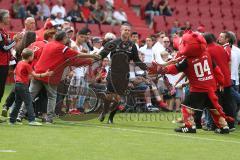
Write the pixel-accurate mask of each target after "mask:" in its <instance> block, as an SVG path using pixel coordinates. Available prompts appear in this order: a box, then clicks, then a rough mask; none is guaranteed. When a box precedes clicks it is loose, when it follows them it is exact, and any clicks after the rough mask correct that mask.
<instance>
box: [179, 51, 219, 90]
mask: <svg viewBox="0 0 240 160" xmlns="http://www.w3.org/2000/svg"><path fill="white" fill-rule="evenodd" d="M177 69H178V71H183V72H184V73H185V75H186V76H187V78H188V80H189V85H190V92H208V91H209V90H210V89H213V90H216V89H217V87H216V80H215V78H214V75H213V65H212V60H211V57H210V55H209V54H208V53H207V52H204V53H203V54H202V55H201V56H199V57H194V58H186V59H185V60H183V61H182V62H180V63H179V64H178V65H177Z"/></svg>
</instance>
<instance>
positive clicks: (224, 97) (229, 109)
mask: <svg viewBox="0 0 240 160" xmlns="http://www.w3.org/2000/svg"><path fill="white" fill-rule="evenodd" d="M218 97H219V103H220V104H221V106H222V108H223V111H224V112H225V114H226V115H227V116H230V117H233V118H235V117H236V110H237V104H236V101H234V99H233V97H232V87H224V92H223V93H221V92H218ZM228 125H229V127H230V128H232V127H234V122H229V123H228Z"/></svg>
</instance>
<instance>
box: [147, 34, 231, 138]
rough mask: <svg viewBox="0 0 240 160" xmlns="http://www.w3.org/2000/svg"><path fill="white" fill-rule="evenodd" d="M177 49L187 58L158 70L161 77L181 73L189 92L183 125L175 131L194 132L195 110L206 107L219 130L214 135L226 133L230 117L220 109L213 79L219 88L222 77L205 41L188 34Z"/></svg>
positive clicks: (183, 106)
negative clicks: (186, 80) (186, 79)
mask: <svg viewBox="0 0 240 160" xmlns="http://www.w3.org/2000/svg"><path fill="white" fill-rule="evenodd" d="M179 48H180V53H181V54H182V55H184V56H186V58H185V59H183V60H182V61H181V62H179V63H177V64H175V65H174V64H173V65H170V66H167V67H162V66H160V67H159V68H158V72H160V73H162V74H166V73H167V74H177V73H179V72H184V74H185V75H186V77H187V78H188V80H189V85H190V93H189V95H188V96H187V97H186V98H185V100H184V102H183V104H182V109H181V111H182V116H183V121H184V124H185V126H183V127H179V128H176V129H175V131H176V132H183V133H196V126H195V122H194V120H193V115H194V111H202V110H203V109H204V107H207V108H209V109H210V112H211V115H212V117H213V120H214V122H215V124H216V126H217V127H218V129H216V130H215V132H216V133H221V134H228V133H229V127H228V125H227V122H226V120H225V119H226V118H227V119H230V118H229V117H227V116H225V114H224V113H223V111H222V110H221V106H220V105H219V104H218V98H217V96H216V94H215V91H216V88H217V86H216V80H217V82H218V83H219V84H220V86H221V85H223V84H224V78H223V75H222V73H221V70H220V69H219V67H218V66H216V65H214V63H213V62H212V60H211V57H210V55H209V53H208V52H206V41H205V39H204V38H203V37H202V36H201V35H200V34H197V33H194V32H191V31H189V32H187V33H185V34H184V35H183V37H182V43H181V45H180V47H179ZM153 68H154V67H153ZM153 70H154V69H153ZM150 72H152V69H150ZM231 120H232V119H231Z"/></svg>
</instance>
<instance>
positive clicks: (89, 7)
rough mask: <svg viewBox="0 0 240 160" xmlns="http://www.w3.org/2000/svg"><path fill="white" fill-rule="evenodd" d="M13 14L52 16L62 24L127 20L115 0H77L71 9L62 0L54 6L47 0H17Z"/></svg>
mask: <svg viewBox="0 0 240 160" xmlns="http://www.w3.org/2000/svg"><path fill="white" fill-rule="evenodd" d="M11 14H12V16H13V17H14V18H21V19H25V18H27V17H33V18H35V19H39V20H42V21H43V20H46V19H47V18H50V17H51V18H52V19H54V21H55V23H57V24H60V25H61V24H62V23H64V21H66V20H67V21H69V22H80V23H92V24H93V23H95V24H110V25H119V24H121V23H122V22H127V15H126V13H125V12H124V11H123V10H122V9H121V8H120V9H119V10H116V9H115V8H114V1H113V0H106V1H105V5H102V4H100V3H99V2H98V1H96V0H79V1H78V0H77V1H76V2H75V3H74V4H73V6H72V8H71V9H70V10H67V9H66V8H65V7H64V3H63V1H62V0H57V1H56V4H53V6H52V7H50V6H49V5H48V4H47V3H46V2H45V0H40V1H39V3H38V4H37V3H36V1H34V0H30V1H29V3H28V4H26V5H24V3H23V2H22V1H21V0H16V1H15V2H14V3H13V5H12V10H11Z"/></svg>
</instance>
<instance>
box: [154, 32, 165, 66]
mask: <svg viewBox="0 0 240 160" xmlns="http://www.w3.org/2000/svg"><path fill="white" fill-rule="evenodd" d="M164 37H166V34H165V33H164V32H159V33H158V34H157V42H156V43H155V44H154V45H153V47H152V49H153V53H154V60H155V61H156V62H157V63H159V64H162V63H164V61H163V60H162V57H161V52H162V51H165V48H164V47H163V38H164Z"/></svg>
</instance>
